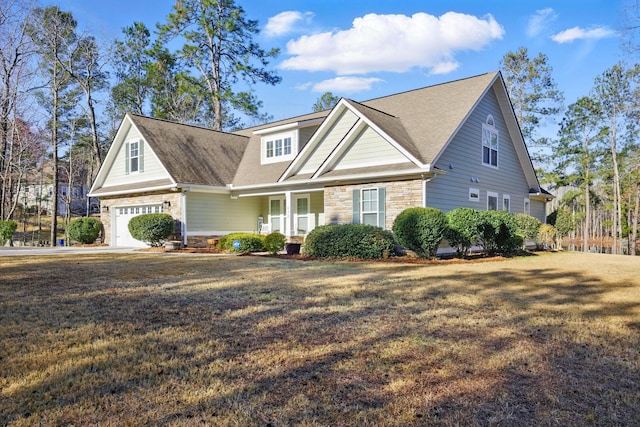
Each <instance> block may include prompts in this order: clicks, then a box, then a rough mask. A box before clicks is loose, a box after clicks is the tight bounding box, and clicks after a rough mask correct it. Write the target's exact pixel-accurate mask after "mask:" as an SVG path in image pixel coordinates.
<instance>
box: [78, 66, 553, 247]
mask: <svg viewBox="0 0 640 427" xmlns="http://www.w3.org/2000/svg"><path fill="white" fill-rule="evenodd" d="M90 196H93V197H99V198H100V200H101V205H102V209H101V219H102V221H103V223H104V225H105V234H106V235H105V238H106V242H109V243H110V244H111V245H116V246H139V245H143V244H142V243H141V242H138V241H137V240H135V239H133V238H132V237H131V236H130V234H129V232H128V228H127V223H128V221H129V219H130V218H131V217H133V216H135V215H139V214H143V213H149V212H167V213H169V214H171V215H172V216H173V217H174V218H175V219H176V224H177V228H176V233H177V234H179V235H181V238H182V239H183V242H184V243H185V244H188V245H189V246H202V245H205V244H206V239H207V238H211V237H212V236H221V235H225V234H228V233H231V232H236V231H246V232H262V233H267V232H272V231H279V232H281V233H283V234H285V235H286V236H287V238H288V239H289V240H290V241H296V240H300V239H302V238H304V236H305V235H306V234H307V233H309V231H310V230H312V229H313V228H314V227H316V226H318V225H322V224H338V223H352V222H354V223H366V224H372V225H377V226H380V227H384V228H386V229H391V227H392V225H393V221H394V219H395V217H396V216H397V215H398V214H399V213H400V212H401V211H403V210H404V209H406V208H408V207H415V206H430V207H436V208H439V209H441V210H443V211H445V212H446V211H449V210H451V209H454V208H457V207H460V206H466V207H472V208H476V209H503V210H507V211H510V212H513V213H519V212H525V213H528V214H531V215H533V216H535V217H537V218H539V219H540V220H541V221H543V222H544V219H545V205H546V202H547V201H548V200H550V198H551V197H552V196H551V195H550V194H549V193H547V192H546V191H545V190H543V189H542V188H541V187H540V183H539V182H538V178H537V177H536V174H535V171H534V168H533V166H532V163H531V160H530V157H529V154H528V151H527V148H526V146H525V143H524V141H523V138H522V134H521V132H520V129H519V127H518V124H517V122H516V118H515V115H514V112H513V109H512V106H511V104H510V101H509V97H508V94H507V91H506V88H505V85H504V81H503V79H502V76H501V74H500V73H499V72H494V73H488V74H483V75H479V76H475V77H470V78H467V79H462V80H457V81H452V82H449V83H444V84H438V85H434V86H429V87H426V88H422V89H417V90H412V91H408V92H404V93H399V94H395V95H390V96H385V97H381V98H376V99H372V100H369V101H364V102H356V101H353V100H351V99H346V98H343V99H341V100H340V101H339V102H338V103H337V105H336V106H335V107H334V108H332V109H331V110H327V111H322V112H316V113H312V114H307V115H303V116H299V117H293V118H291V119H287V120H280V121H277V122H274V123H269V124H265V125H261V126H256V127H251V128H248V129H244V130H241V131H238V132H233V133H223V132H216V131H213V130H209V129H203V128H199V127H194V126H188V125H183V124H177V123H170V122H167V121H162V120H157V119H152V118H148V117H142V116H137V115H133V114H127V115H126V117H125V118H124V120H123V122H122V124H121V126H120V128H119V130H118V133H117V135H116V137H115V139H114V141H113V144H112V146H111V148H110V150H109V152H108V154H107V156H106V158H105V161H104V164H103V166H102V168H101V169H100V171H99V173H98V175H97V178H96V180H95V182H94V184H93V187H92V189H91V192H90Z"/></svg>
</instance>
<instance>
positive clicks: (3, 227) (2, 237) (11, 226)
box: [0, 220, 18, 246]
mask: <svg viewBox="0 0 640 427" xmlns="http://www.w3.org/2000/svg"><path fill="white" fill-rule="evenodd" d="M17 229H18V223H17V222H15V221H11V220H6V221H0V246H1V245H4V244H5V243H6V241H7V240H10V239H11V238H12V237H13V233H15V232H16V230H17Z"/></svg>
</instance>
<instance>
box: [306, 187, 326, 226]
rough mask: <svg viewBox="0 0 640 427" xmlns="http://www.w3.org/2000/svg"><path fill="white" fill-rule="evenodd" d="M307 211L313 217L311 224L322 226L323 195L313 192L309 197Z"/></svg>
mask: <svg viewBox="0 0 640 427" xmlns="http://www.w3.org/2000/svg"><path fill="white" fill-rule="evenodd" d="M309 199H310V200H309V205H310V207H309V209H310V210H311V213H312V214H313V216H314V221H313V224H315V225H316V226H318V225H324V224H325V222H324V193H321V192H314V193H311V194H310V195H309Z"/></svg>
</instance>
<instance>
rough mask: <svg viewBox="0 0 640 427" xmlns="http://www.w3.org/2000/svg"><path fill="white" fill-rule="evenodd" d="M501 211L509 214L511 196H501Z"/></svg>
mask: <svg viewBox="0 0 640 427" xmlns="http://www.w3.org/2000/svg"><path fill="white" fill-rule="evenodd" d="M502 210H503V211H507V212H511V196H509V195H508V194H504V195H503V196H502Z"/></svg>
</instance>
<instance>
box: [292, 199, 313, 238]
mask: <svg viewBox="0 0 640 427" xmlns="http://www.w3.org/2000/svg"><path fill="white" fill-rule="evenodd" d="M294 199H295V206H294V207H295V209H296V211H295V213H294V224H295V228H296V229H295V234H296V235H298V236H303V235H306V234H307V233H308V232H309V228H310V224H309V223H310V221H309V195H308V194H299V195H296V196H295V197H294Z"/></svg>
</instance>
